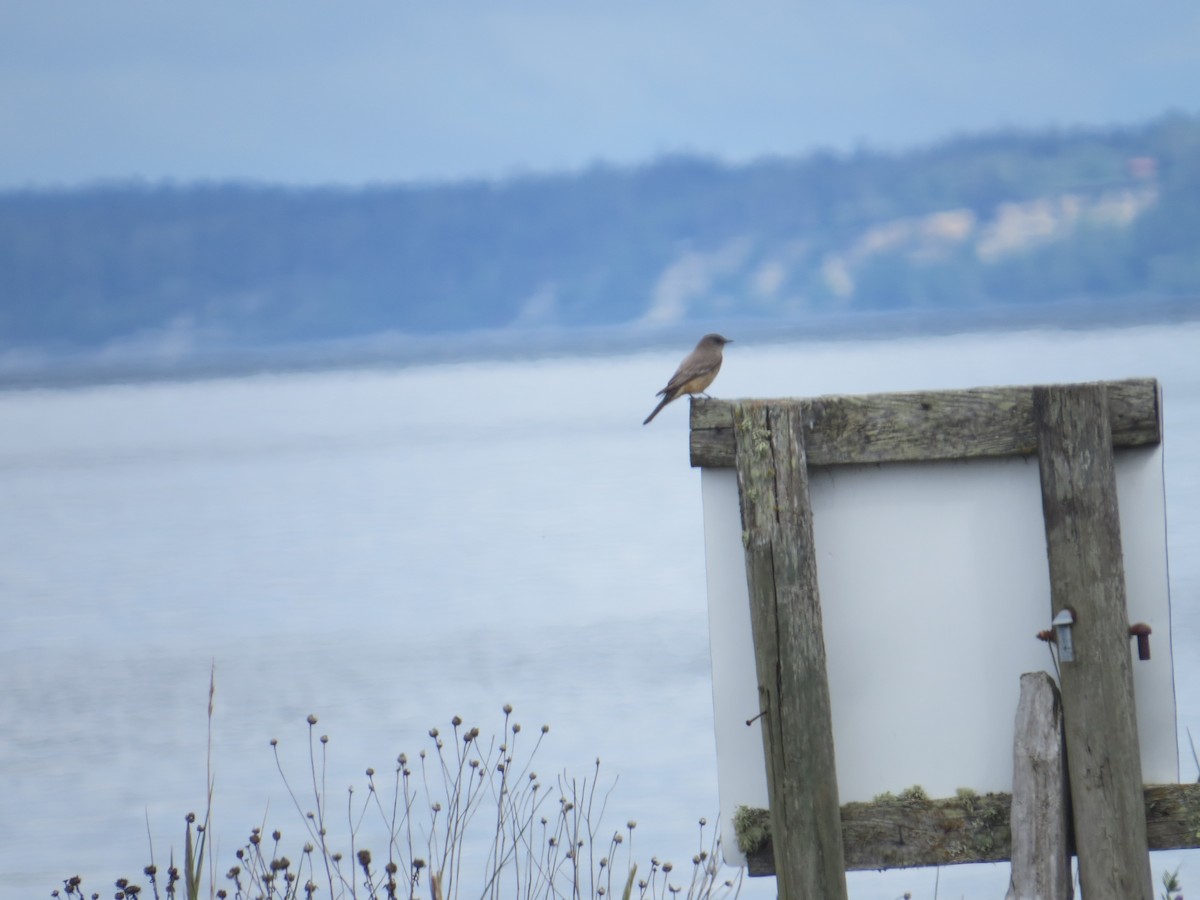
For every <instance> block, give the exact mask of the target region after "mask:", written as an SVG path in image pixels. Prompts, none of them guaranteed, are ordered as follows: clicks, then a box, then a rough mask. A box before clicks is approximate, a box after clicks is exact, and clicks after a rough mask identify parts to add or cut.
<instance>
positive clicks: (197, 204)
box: [0, 114, 1200, 349]
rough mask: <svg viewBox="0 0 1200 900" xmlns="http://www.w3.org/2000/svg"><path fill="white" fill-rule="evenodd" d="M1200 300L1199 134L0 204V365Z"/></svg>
mask: <svg viewBox="0 0 1200 900" xmlns="http://www.w3.org/2000/svg"><path fill="white" fill-rule="evenodd" d="M1188 297H1197V298H1200V117H1197V116H1189V115H1182V114H1178V115H1171V116H1168V117H1165V118H1161V119H1158V120H1155V121H1153V122H1150V123H1148V124H1145V125H1143V126H1138V127H1130V128H1122V129H1110V130H1086V131H1042V132H1004V133H997V134H991V135H986V136H973V137H963V138H956V139H952V140H947V141H945V142H943V143H940V144H938V145H936V146H932V147H927V148H922V149H916V150H911V151H907V152H896V153H890V152H879V151H873V150H861V151H858V152H855V153H851V154H834V153H817V154H813V155H808V156H803V157H795V158H770V159H763V160H761V161H758V162H754V163H750V164H745V165H736V166H733V165H724V164H721V163H717V162H714V161H711V160H706V159H700V158H689V157H668V158H663V159H660V160H658V161H655V162H653V163H650V164H647V165H644V166H641V167H635V168H615V167H610V166H604V165H596V166H593V167H591V168H589V169H586V170H584V171H580V172H577V173H569V174H557V175H544V176H543V175H529V176H521V177H513V178H510V179H507V180H503V181H495V182H485V181H479V182H463V183H450V184H410V185H399V186H388V185H372V186H365V187H361V188H355V189H349V188H332V187H331V188H285V187H276V186H267V185H252V184H224V183H212V184H137V183H121V184H103V185H94V186H88V187H83V188H75V189H31V190H24V191H9V192H5V193H0V298H2V302H0V349H12V348H21V347H29V348H32V347H47V348H50V347H56V348H60V349H71V348H95V347H99V346H103V345H105V344H107V343H109V342H112V341H114V340H119V339H123V338H128V337H130V336H136V335H139V334H141V335H153V334H155V333H157V332H172V331H174V332H179V333H185V334H187V335H189V336H191V337H192V338H194V339H198V340H200V341H201V342H205V343H212V344H214V345H231V346H237V345H245V346H254V345H257V344H263V343H273V344H279V343H286V342H291V341H302V340H312V339H325V338H335V337H355V336H362V335H369V334H375V333H380V332H405V333H415V334H428V333H437V332H453V331H461V330H468V329H492V328H503V327H506V326H513V325H515V326H522V327H536V326H543V325H550V326H585V325H592V324H607V325H614V324H621V323H632V322H639V321H642V322H649V323H662V324H671V323H676V322H681V321H686V320H688V319H691V318H696V319H700V318H704V319H710V318H713V317H715V316H721V317H727V318H733V317H738V318H745V317H772V318H780V319H786V320H788V321H803V320H804V319H805V318H806V317H810V316H818V315H822V314H826V313H830V312H836V313H837V314H839V315H845V314H853V313H854V312H857V311H859V310H864V311H865V310H879V309H906V308H913V307H922V308H925V309H927V310H928V309H934V310H936V309H939V308H947V309H951V308H953V309H961V308H967V307H975V308H978V307H988V306H994V305H1000V304H1022V305H1029V304H1043V303H1044V304H1050V303H1056V302H1060V301H1072V302H1076V303H1077V302H1079V301H1081V300H1083V301H1087V302H1092V301H1095V302H1105V303H1112V302H1114V301H1116V302H1120V301H1125V300H1128V301H1129V302H1130V303H1142V302H1153V301H1156V300H1160V299H1163V298H1168V299H1173V300H1178V299H1180V298H1185V299H1186V298H1188Z"/></svg>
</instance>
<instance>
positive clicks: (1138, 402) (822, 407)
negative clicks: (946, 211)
mask: <svg viewBox="0 0 1200 900" xmlns="http://www.w3.org/2000/svg"><path fill="white" fill-rule="evenodd" d="M1105 387H1106V389H1107V398H1108V404H1109V408H1108V413H1109V422H1110V424H1111V429H1112V437H1113V445H1114V446H1116V447H1137V446H1143V445H1146V444H1157V443H1160V442H1161V440H1162V417H1161V411H1160V408H1159V391H1158V382H1157V381H1156V380H1155V379H1153V378H1138V379H1129V380H1125V381H1112V382H1105ZM1033 390H1034V389H1033V387H1029V386H1025V387H985V388H972V389H969V390H960V391H918V392H909V393H894V394H864V395H860V396H830V397H815V398H783V399H776V400H755V401H746V400H736V401H731V400H712V399H704V398H693V399H692V407H691V437H690V441H691V444H690V450H691V463H692V465H693V466H713V467H726V468H727V467H730V466H732V465H733V464H734V440H735V438H734V433H733V407H734V404H735V403H740V404H746V403H758V404H768V405H770V406H772V407H778V408H782V407H788V408H796V409H798V410H799V415H800V419H801V421H802V423H803V427H804V445H805V447H806V450H807V454H808V464H809V465H810V466H838V465H862V464H868V463H883V462H924V461H931V460H954V459H975V458H988V457H1003V456H1029V455H1032V454H1034V453H1036V452H1037V434H1036V430H1035V427H1034V419H1033Z"/></svg>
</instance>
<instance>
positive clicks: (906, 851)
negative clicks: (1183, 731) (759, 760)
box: [743, 784, 1200, 876]
mask: <svg viewBox="0 0 1200 900" xmlns="http://www.w3.org/2000/svg"><path fill="white" fill-rule="evenodd" d="M911 793H912V794H914V795H916V796H907V795H906V794H901V795H900V796H896V797H888V798H887V799H879V800H875V801H873V802H871V803H847V804H845V805H843V806H842V810H841V817H842V836H843V842H844V844H845V854H846V868H847V869H848V870H851V871H857V870H869V869H889V868H910V867H916V866H948V865H955V864H958V863H978V862H1004V861H1006V860H1008V859H1010V858H1011V856H1012V839H1011V834H1012V832H1011V825H1010V818H1009V817H1010V815H1011V808H1012V797H1011V796H1010V795H1009V794H1003V793H995V794H965V795H963V796H959V797H949V798H941V799H937V800H925V799H923V798H922V797H921V796H919V792H917V791H913V792H911ZM1143 803H1144V807H1145V816H1146V834H1147V837H1148V839H1149V845H1150V849H1151V850H1185V849H1193V848H1197V847H1200V784H1160V785H1147V786H1146V788H1145V789H1144V791H1143ZM748 812H749V814H750V815H749V818H750V819H751V820H755V819H756V818H757V821H758V822H759V826H760V827H759V829H757V830H759V831H760V834H759V836H758V837H757V839H756V842H755V843H754V844H752V845H750V846H747V847H745V848H743V852H744V853H745V854H746V861H747V869H748V871H749V873H750V874H751V875H754V876H758V875H774V874H775V864H774V860H773V855H772V850H771V830H770V822H769V820H768V815H767V812H766V810H750V811H748ZM1072 852H1074V848H1072Z"/></svg>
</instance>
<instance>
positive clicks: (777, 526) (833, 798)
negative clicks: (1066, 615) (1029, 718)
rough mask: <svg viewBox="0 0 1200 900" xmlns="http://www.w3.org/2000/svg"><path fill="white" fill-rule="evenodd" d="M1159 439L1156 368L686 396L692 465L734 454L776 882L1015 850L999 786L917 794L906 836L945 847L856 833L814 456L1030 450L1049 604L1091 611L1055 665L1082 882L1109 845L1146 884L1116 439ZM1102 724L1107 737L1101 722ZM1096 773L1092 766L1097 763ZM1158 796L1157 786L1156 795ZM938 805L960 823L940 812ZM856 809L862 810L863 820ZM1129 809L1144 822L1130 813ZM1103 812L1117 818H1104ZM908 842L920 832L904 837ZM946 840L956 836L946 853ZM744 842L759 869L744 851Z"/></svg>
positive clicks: (815, 881) (918, 458) (1137, 442)
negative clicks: (827, 618)
mask: <svg viewBox="0 0 1200 900" xmlns="http://www.w3.org/2000/svg"><path fill="white" fill-rule="evenodd" d="M1161 439H1162V427H1161V403H1160V393H1159V388H1158V384H1157V382H1155V381H1154V380H1153V379H1131V380H1127V381H1119V382H1106V383H1094V384H1087V385H1049V386H1041V387H1009V388H981V389H973V390H966V391H937V392H923V393H904V394H878V395H870V396H861V397H824V398H815V399H798V400H766V401H763V400H743V401H716V400H695V401H693V405H692V432H691V457H692V465H693V466H703V467H730V466H732V467H735V468H736V470H737V478H738V494H739V500H740V505H741V514H742V527H743V543H744V545H745V562H746V578H747V584H748V588H749V595H750V600H751V622H752V629H753V633H754V644H755V658H756V665H757V668H758V683H759V691H760V700H761V710H760V712H761V714H762V715H761V721H762V731H763V743H764V750H765V756H766V760H767V776H768V784H769V790H770V796H771V798H772V800H771V810H770V831H771V832H772V833H774V834H786V835H788V841H787V849H786V851H785V852H784V853H783V854H781V853H780V852H779V850H778V849H776V852H775V856H774V870H775V874H777V875H778V877H779V880H780V896H782V897H788V896H827V897H838V896H844V895H845V894H844V892H845V887H844V874H843V873H844V871H845V869H846V868H847V864H848V863H849V864H850V865H851V866H852V867H854V868H882V867H888V866H892V865H932V864H939V863H944V862H967V861H984V860H989V861H990V860H995V859H1005V858H1008V847H1009V846H1010V845H1011V841H1010V840H1009V839H1008V835H1005V834H998V833H997V832H998V831H1001V829H1000V828H999V827H998V826H1000V825H1001V820H1002V819H1005V820H1006V818H1007V817H1006V816H998V815H997V812H996V810H997V803H999V804H1000V806H1004V804H1006V803H1007V802H1008V798H1007V797H1003V796H1002V797H1000V798H999V799H996V798H994V797H993V798H990V799H989V800H988V802H986V803H985V802H982V801H981V802H978V803H976V802H974V801H972V802H971V803H970V804H964V803H949V802H947V801H942V802H940V803H935V802H933V801H928V799H927V798H926V799H925V802H922V803H915V802H913V803H908V804H907V805H906V806H907V808H906V810H905V812H906V813H907V814H908V818H909V819H910V820H911V823H910V826H911V827H910V828H909V829H908V831H909V834H910V835H913V834H920V833H922V830H923V828H926V827H928V829H929V830H928V833H929V834H939V833H940V834H941V835H942V836H943V837H945V836H947V835H950V834H953V835H955V837H956V838H958V839H957V840H942V841H941V842H940V846H939V842H938V841H937V840H936V839H935V840H933V841H928V842H922V841H919V840H918V841H913V840H909V841H906V840H904V837H903V835H904V831H905V829H900V830H899V832H898V833H899V835H900V839H899V841H898V842H897V841H896V840H894V839H893V840H892V841H890V842H889V841H887V840H882V841H877V840H870V839H864V835H863V832H862V831H861V829H860V830H858V831H855V825H854V821H855V818H856V812H860V811H861V808H863V807H868V808H870V807H872V806H874V805H875V804H861V803H860V804H851V805H849V807H839V804H838V797H837V779H836V773H835V768H834V758H833V740H832V728H831V726H830V724H829V722H830V708H829V703H830V701H829V692H828V684H827V681H826V668H825V658H824V653H825V650H824V643H823V640H822V633H823V632H822V624H821V609H820V598H819V595H818V590H817V580H816V558H815V554H814V552H813V546H814V541H813V525H812V510H811V503H810V500H809V495H808V470H809V468H810V467H818V466H840V465H862V464H867V463H890V462H928V461H948V460H965V459H979V458H1000V457H1007V456H1033V455H1035V454H1036V455H1037V457H1038V460H1039V471H1040V473H1041V481H1042V496H1043V512H1044V518H1045V525H1046V540H1047V552H1048V558H1049V561H1050V574H1051V588H1052V600H1053V607H1054V608H1053V609H1052V610H1051V611H1050V612H1052V613H1053V612H1058V611H1059V610H1061V609H1063V608H1066V607H1071V608H1072V609H1073V610H1074V611H1075V613H1076V614H1077V618H1078V621H1079V622H1081V623H1082V622H1083V621H1087V622H1088V626H1087V628H1084V629H1078V634H1077V637H1079V638H1081V639H1083V640H1084V641H1085V642H1086V643H1087V645H1088V648H1089V649H1088V653H1087V654H1085V658H1082V659H1080V660H1079V662H1078V663H1071V664H1069V665H1068V668H1069V669H1070V672H1069V674H1067V675H1065V676H1064V678H1063V681H1064V683H1063V694H1064V698H1063V704H1064V707H1065V708H1066V709H1067V710H1068V712H1067V714H1066V720H1067V726H1066V727H1067V732H1068V747H1069V748H1070V747H1071V746H1072V745H1075V746H1076V747H1077V749H1076V752H1075V753H1074V754H1071V753H1069V754H1068V757H1069V759H1070V760H1071V775H1072V778H1071V781H1072V795H1073V797H1075V802H1076V805H1077V812H1076V818H1077V822H1076V833H1077V836H1078V837H1077V841H1078V842H1079V845H1080V846H1088V847H1090V848H1094V849H1091V850H1089V852H1088V856H1089V858H1094V859H1095V860H1096V862H1095V864H1094V865H1093V864H1091V863H1088V864H1086V865H1085V863H1084V853H1083V852H1081V853H1080V858H1081V877H1082V878H1083V879H1084V883H1085V890H1086V889H1087V888H1086V885H1087V884H1088V883H1089V882H1091V883H1092V888H1091V890H1090V891H1089V896H1092V895H1094V896H1103V893H1102V889H1101V887H1100V885H1101V884H1102V883H1103V880H1104V876H1101V875H1094V876H1093V875H1083V874H1082V873H1083V872H1084V871H1085V870H1086V871H1088V872H1093V871H1095V872H1099V870H1100V868H1101V867H1103V866H1106V865H1107V866H1108V867H1109V868H1110V869H1111V863H1112V861H1113V860H1114V859H1120V860H1122V862H1121V864H1120V866H1119V867H1118V868H1119V869H1120V870H1121V871H1123V872H1126V873H1127V875H1126V878H1127V879H1128V880H1127V881H1123V882H1120V883H1118V884H1117V885H1116V886H1115V887H1114V888H1113V889H1114V891H1116V893H1114V894H1113V896H1126V897H1135V896H1141V895H1142V893H1143V892H1142V891H1141V890H1140V889H1138V888H1137V885H1140V884H1143V883H1144V884H1146V885H1147V889H1148V885H1149V879H1148V862H1147V858H1146V847H1147V833H1146V830H1145V823H1146V816H1145V815H1142V814H1141V813H1142V812H1143V811H1144V808H1145V804H1146V802H1147V801H1146V800H1145V799H1144V796H1143V785H1142V783H1141V774H1140V763H1139V759H1138V751H1137V732H1136V728H1131V727H1130V722H1131V720H1132V710H1133V692H1132V683H1131V676H1130V674H1129V663H1128V621H1127V620H1126V619H1125V605H1124V578H1123V571H1122V565H1121V561H1122V556H1121V545H1120V529H1119V525H1118V524H1117V522H1116V489H1115V481H1114V476H1113V464H1112V451H1113V448H1114V447H1139V446H1148V445H1153V444H1158V443H1160V442H1161ZM1047 619H1049V616H1048V617H1047ZM1106 643H1107V646H1106V647H1105V644H1106ZM1118 643H1119V644H1120V647H1119V648H1117V644H1118ZM1098 648H1104V649H1098ZM1114 648H1117V649H1114ZM1122 658H1123V659H1125V664H1124V666H1123V667H1122V665H1121V664H1120V663H1119V662H1118V663H1117V664H1116V665H1113V664H1111V663H1112V660H1114V659H1116V660H1118V661H1119V660H1120V659H1122ZM1009 715H1011V712H1010V713H1009ZM1097 730H1099V731H1100V732H1102V734H1103V737H1101V738H1099V739H1098V738H1097V737H1096V734H1097ZM1113 771H1119V772H1120V775H1119V777H1117V778H1115V779H1114V778H1113V777H1112V773H1113ZM1097 773H1103V778H1101V777H1099V775H1098V774H1097ZM1173 787H1179V786H1173ZM1193 793H1194V792H1187V796H1186V797H1184V798H1183V799H1182V800H1179V792H1178V791H1176V792H1174V793H1173V794H1172V795H1171V796H1172V798H1173V799H1174V800H1176V801H1178V802H1180V803H1182V804H1183V805H1184V806H1186V805H1188V804H1190V803H1192V802H1193V801H1194V800H1195V799H1198V798H1196V797H1193V796H1192V794H1193ZM909 799H910V800H914V801H915V800H916V799H918V798H909ZM959 799H961V798H959ZM1160 799H1161V798H1160ZM887 805H888V802H887V801H884V803H883V806H887ZM964 806H974V807H977V808H978V810H979V815H980V816H983V817H985V818H986V820H987V822H990V825H991V827H985V826H984V825H982V824H981V822H972V821H971V819H972V813H971V810H970V809H964V808H963V807H964ZM1161 806H1162V803H1161V802H1158V801H1156V807H1155V808H1161ZM850 807H854V808H850ZM915 807H922V809H916V808H915ZM1085 810H1086V811H1085ZM876 812H877V813H886V812H887V810H883V809H882V808H881V809H879V810H876ZM892 812H893V813H894V812H895V810H892ZM947 815H949V818H950V820H957V821H958V822H959V827H947V825H946V822H947V818H946V817H947ZM931 816H932V818H931ZM939 817H940V818H941V820H942V821H941V824H940V825H938V826H931V822H932V821H933V818H939ZM863 818H864V816H861V815H860V816H858V820H859V821H862V820H863ZM887 818H888V817H887V816H886V815H882V816H877V815H874V814H872V813H871V812H870V811H868V812H867V814H866V815H865V819H868V820H874V821H878V820H880V819H884V820H886V819H887ZM1130 819H1133V820H1136V821H1137V822H1139V823H1140V824H1141V828H1140V829H1139V828H1138V827H1134V828H1132V829H1130V828H1128V827H1126V825H1125V823H1127V822H1128V821H1129V820H1130ZM1113 822H1117V823H1121V824H1120V825H1119V827H1106V826H1105V824H1104V823H1109V825H1110V826H1111V823H1113ZM1003 824H1004V825H1007V822H1006V821H1004V822H1003ZM844 827H845V831H846V840H845V841H844V840H843V828H844ZM964 829H965V831H968V832H970V833H971V834H975V835H977V836H980V835H984V834H986V838H985V839H983V840H981V842H980V843H979V847H978V849H975V850H971V849H968V848H969V847H971V846H972V842H964V841H963V840H961V838H962V836H963V834H964ZM1089 830H1090V831H1091V832H1092V833H1091V834H1090V835H1089V834H1088V832H1089ZM1163 830H1164V829H1159V830H1158V831H1156V832H1154V835H1155V837H1156V848H1157V847H1162V846H1164V845H1163V844H1162V843H1161V841H1162V838H1161V837H1160V836H1159V835H1160V834H1161V832H1162V831H1163ZM1165 830H1166V831H1170V829H1169V828H1168V829H1165ZM885 831H886V829H885ZM1118 831H1121V832H1122V834H1123V835H1124V836H1121V835H1118V834H1117V832H1118ZM1191 839H1192V840H1193V841H1194V839H1195V838H1194V836H1193V837H1192V838H1191ZM889 843H890V844H891V846H888V845H889ZM897 843H898V844H899V845H900V846H901V848H902V849H901V850H899V851H898V849H897V846H896V844H897ZM918 844H923V849H921V850H918V851H916V852H912V851H914V850H915V849H916V845H918ZM850 845H853V846H852V847H851V846H850ZM867 845H869V846H870V847H871V848H873V850H871V849H867ZM1191 845H1192V844H1191V843H1186V844H1173V846H1191ZM949 847H953V848H954V850H955V852H954V853H949V852H947V848H949ZM905 851H907V852H905ZM998 854H999V855H998ZM1114 854H1115V855H1114ZM749 855H750V857H751V860H752V865H751V871H752V872H753V871H754V865H753V858H754V857H753V854H749ZM1139 860H1140V862H1139ZM1143 870H1144V871H1143ZM1144 876H1146V877H1144Z"/></svg>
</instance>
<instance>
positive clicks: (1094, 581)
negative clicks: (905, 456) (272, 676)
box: [1033, 384, 1153, 900]
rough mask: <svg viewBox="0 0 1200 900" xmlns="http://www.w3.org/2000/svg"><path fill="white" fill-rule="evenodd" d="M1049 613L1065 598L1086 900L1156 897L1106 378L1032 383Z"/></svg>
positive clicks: (1067, 684)
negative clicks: (1101, 380)
mask: <svg viewBox="0 0 1200 900" xmlns="http://www.w3.org/2000/svg"><path fill="white" fill-rule="evenodd" d="M1033 406H1034V419H1035V421H1036V425H1037V436H1038V464H1039V469H1040V472H1041V480H1042V508H1043V512H1044V515H1045V525H1046V550H1047V555H1048V557H1049V563H1050V593H1051V604H1052V606H1053V609H1052V615H1054V614H1057V613H1058V612H1059V611H1061V610H1062V609H1064V608H1067V607H1070V608H1071V609H1072V610H1073V612H1074V617H1075V624H1074V625H1073V629H1074V645H1075V659H1074V661H1073V662H1065V661H1064V662H1062V663H1061V664H1060V669H1061V676H1060V681H1061V686H1062V702H1063V718H1064V723H1065V732H1066V745H1067V761H1068V766H1069V770H1070V777H1071V802H1072V806H1073V810H1074V812H1073V815H1074V822H1075V848H1076V853H1077V854H1078V857H1079V880H1080V886H1081V888H1082V890H1083V895H1084V896H1085V897H1086V898H1087V900H1152V897H1153V886H1152V882H1151V875H1150V858H1149V854H1148V852H1147V842H1146V819H1145V810H1144V805H1143V799H1142V768H1141V754H1140V752H1139V748H1138V733H1137V717H1136V714H1135V710H1134V699H1133V672H1132V662H1131V659H1130V657H1131V650H1130V643H1129V619H1128V616H1127V614H1126V611H1125V568H1124V562H1123V559H1122V556H1121V528H1120V520H1119V518H1118V515H1117V483H1116V474H1115V471H1114V468H1113V454H1112V432H1111V428H1110V425H1109V414H1108V400H1107V396H1106V392H1105V388H1104V385H1102V384H1087V385H1056V386H1048V387H1037V388H1034V394H1033Z"/></svg>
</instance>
